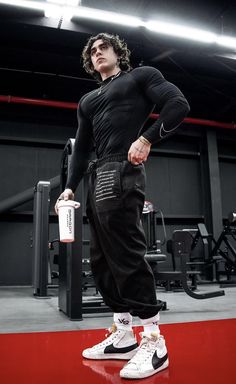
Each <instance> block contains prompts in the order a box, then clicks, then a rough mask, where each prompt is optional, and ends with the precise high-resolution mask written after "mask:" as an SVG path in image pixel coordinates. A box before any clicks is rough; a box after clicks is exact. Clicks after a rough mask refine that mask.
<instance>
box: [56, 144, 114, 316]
mask: <svg viewBox="0 0 236 384" xmlns="http://www.w3.org/2000/svg"><path fill="white" fill-rule="evenodd" d="M74 141H75V140H74V139H69V140H68V142H67V144H66V146H65V149H64V151H63V155H62V162H61V190H62V191H63V190H64V188H65V185H66V180H67V177H68V176H69V172H70V162H71V156H72V153H73V148H74ZM77 195H78V196H79V197H78V200H80V199H81V198H82V196H83V183H80V185H79V187H78V188H77V191H76V196H77ZM76 196H75V199H76ZM82 227H83V214H82V209H81V208H80V209H78V210H76V214H75V241H74V242H73V243H60V245H59V309H60V310H61V311H62V312H64V313H65V314H66V315H67V316H68V317H69V318H70V319H71V320H82V317H83V314H84V313H95V312H110V308H108V307H107V306H106V305H105V304H104V302H103V299H102V298H101V296H100V295H99V296H98V295H96V296H83V268H82V263H83V258H82V255H83V250H82V248H83V244H84V242H86V240H83V230H82Z"/></svg>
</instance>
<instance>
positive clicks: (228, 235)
mask: <svg viewBox="0 0 236 384" xmlns="http://www.w3.org/2000/svg"><path fill="white" fill-rule="evenodd" d="M213 241H214V244H215V245H214V247H213V249H212V251H211V253H210V260H211V259H212V260H214V259H216V258H218V257H219V256H220V257H221V258H222V260H224V266H225V273H224V274H226V276H227V280H226V281H220V275H221V274H222V272H221V271H220V270H219V269H218V268H217V269H216V279H217V281H218V282H220V283H221V286H225V287H226V286H231V287H232V286H234V287H235V286H236V281H232V280H231V277H232V275H235V273H236V248H235V246H236V213H235V212H230V213H229V215H228V220H227V222H226V224H225V225H224V227H223V230H222V232H221V234H220V236H219V238H218V240H217V241H215V240H214V239H213ZM222 247H224V248H222Z"/></svg>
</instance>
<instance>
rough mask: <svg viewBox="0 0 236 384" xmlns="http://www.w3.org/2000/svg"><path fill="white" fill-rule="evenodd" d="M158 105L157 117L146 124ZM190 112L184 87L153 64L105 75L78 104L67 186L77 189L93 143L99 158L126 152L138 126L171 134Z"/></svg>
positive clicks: (159, 135) (152, 136) (157, 137)
mask: <svg viewBox="0 0 236 384" xmlns="http://www.w3.org/2000/svg"><path fill="white" fill-rule="evenodd" d="M155 105H157V106H158V109H159V110H160V116H159V118H158V119H157V120H156V121H155V122H154V123H153V124H152V125H151V126H150V127H149V128H148V129H147V130H146V131H145V132H142V128H143V126H144V124H145V122H146V120H147V119H148V117H149V115H150V113H151V112H152V111H153V109H154V107H155ZM188 112H189V105H188V102H187V100H186V98H185V97H184V95H183V94H182V93H181V91H180V90H179V89H178V88H177V87H176V86H175V85H173V84H171V83H169V82H168V81H167V80H166V79H165V78H164V77H163V75H162V74H161V73H160V71H158V70H157V69H155V68H152V67H139V68H136V69H133V70H132V71H131V72H128V73H126V72H121V73H120V74H119V75H118V76H113V77H110V78H108V79H106V80H105V81H104V82H103V83H102V85H101V87H100V88H98V89H95V90H94V91H91V92H89V93H88V94H86V95H84V96H83V97H82V98H81V100H80V103H79V108H78V130H77V133H76V140H75V146H74V153H73V156H72V161H71V168H70V177H69V179H68V181H67V184H66V188H70V189H72V190H73V191H74V190H75V189H76V187H77V185H78V184H79V182H80V180H81V179H82V177H83V175H84V173H85V171H86V169H87V165H88V159H89V154H90V152H91V149H92V148H93V146H95V151H96V155H97V158H101V157H105V156H108V155H112V154H117V153H126V152H127V156H128V150H129V148H130V146H131V144H132V143H133V142H134V141H135V140H136V139H137V138H138V137H139V135H140V132H142V135H143V136H144V137H145V138H146V139H147V140H148V141H149V142H150V143H152V144H153V143H157V142H159V141H161V140H163V139H164V138H166V137H168V136H169V135H171V134H173V133H174V132H175V131H176V129H177V127H178V126H179V124H180V123H181V122H182V120H183V119H184V117H185V116H186V115H187V113H188Z"/></svg>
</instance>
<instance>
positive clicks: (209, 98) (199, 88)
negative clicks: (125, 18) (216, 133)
mask: <svg viewBox="0 0 236 384" xmlns="http://www.w3.org/2000/svg"><path fill="white" fill-rule="evenodd" d="M82 5H83V6H87V7H95V8H100V9H105V10H109V11H113V12H120V13H125V14H129V15H134V16H141V17H143V18H146V19H150V18H152V19H155V18H163V20H166V21H172V22H175V23H182V24H187V25H191V26H195V27H199V28H202V29H209V30H211V31H213V32H216V33H218V34H220V33H224V34H226V35H230V36H234V37H236V22H235V20H236V5H234V4H233V1H232V2H231V1H224V2H223V1H221V2H218V1H214V2H210V1H206V0H205V1H202V0H199V1H192V0H188V1H187V0H186V1H181V0H179V1H177V0H176V1H170V0H163V1H162V0H157V1H131V0H130V1H127V0H126V1H123V0H119V1H114V0H113V1H112V0H111V1H108V0H97V1H96V0H84V1H82ZM0 20H1V23H0V36H1V56H0V83H1V91H0V94H1V95H12V96H21V97H27V98H38V99H48V100H61V101H68V102H77V101H78V100H79V99H80V97H81V96H82V95H83V94H84V93H85V92H88V91H89V90H91V89H93V88H94V87H95V86H96V84H95V82H94V81H93V80H92V79H91V78H90V77H89V76H88V75H87V74H86V73H85V72H84V70H83V68H82V65H81V60H80V55H81V51H82V48H83V46H84V44H85V42H86V41H87V39H88V37H89V36H90V35H91V34H97V33H98V32H102V31H106V32H113V33H118V34H119V35H120V36H121V37H122V38H124V39H125V40H126V41H127V43H128V46H129V48H130V50H131V52H132V66H133V67H136V66H139V65H151V66H154V67H156V68H158V69H159V70H160V71H161V72H162V73H163V74H164V76H165V77H166V78H167V79H168V80H169V81H171V82H173V83H175V84H176V85H177V86H179V87H180V88H181V90H182V91H183V93H184V94H185V95H186V97H187V99H188V100H189V103H190V106H191V112H190V116H191V117H195V118H203V119H211V120H217V121H225V122H233V121H236V52H235V51H233V50H232V49H226V48H225V49H223V48H220V47H216V46H214V45H207V44H206V45H203V44H200V43H195V42H192V41H190V40H182V39H178V38H173V37H167V36H164V35H160V34H156V33H154V32H150V31H147V30H144V29H143V28H131V27H120V26H117V25H116V26H115V25H112V24H109V23H101V22H94V21H89V20H86V21H81V20H80V19H78V18H77V19H76V18H73V19H72V21H70V22H68V21H65V20H63V19H59V20H58V19H47V18H45V17H44V15H43V12H41V11H29V10H26V9H20V8H16V7H12V6H3V5H0Z"/></svg>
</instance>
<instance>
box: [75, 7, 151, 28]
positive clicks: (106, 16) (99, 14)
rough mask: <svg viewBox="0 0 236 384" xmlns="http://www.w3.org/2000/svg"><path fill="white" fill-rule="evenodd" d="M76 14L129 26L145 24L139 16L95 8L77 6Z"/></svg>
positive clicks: (81, 16)
mask: <svg viewBox="0 0 236 384" xmlns="http://www.w3.org/2000/svg"><path fill="white" fill-rule="evenodd" d="M74 16H77V17H80V18H85V19H92V20H98V21H105V22H107V23H113V24H119V25H126V26H129V27H139V26H141V25H144V22H143V21H142V20H141V19H139V18H138V17H133V16H128V15H124V14H121V13H115V12H109V11H102V10H99V9H95V8H87V7H77V8H75V9H74Z"/></svg>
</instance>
